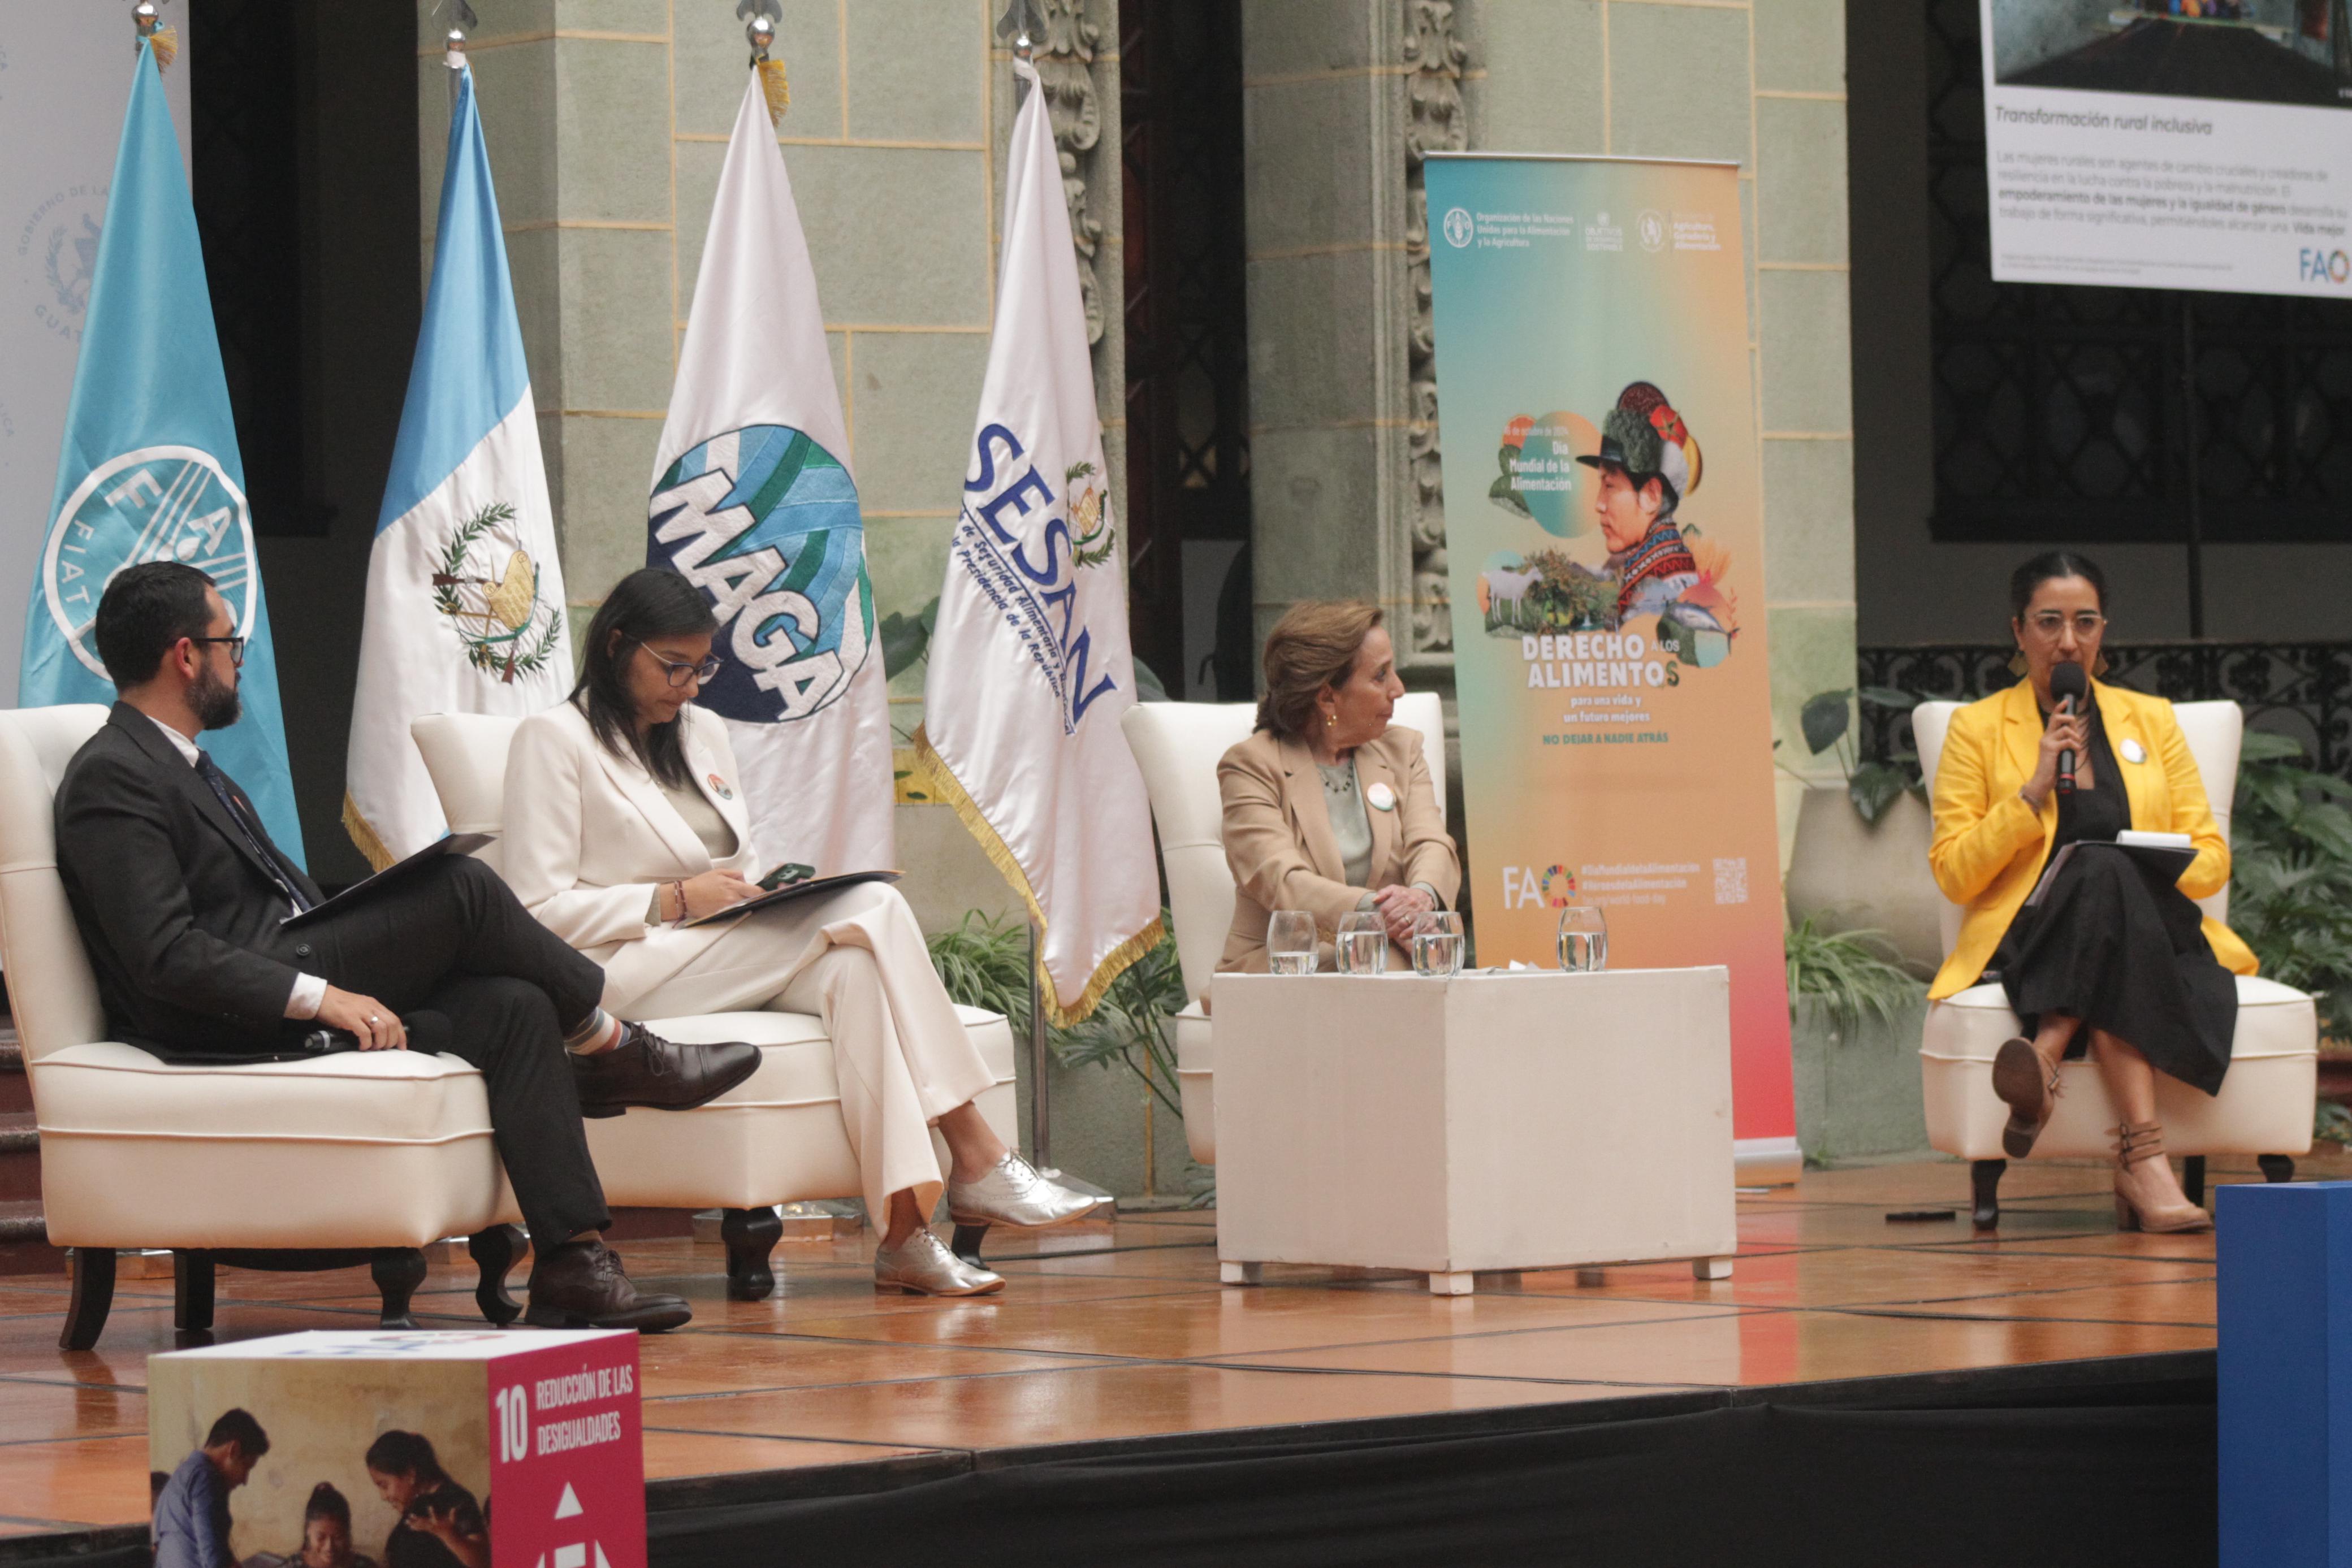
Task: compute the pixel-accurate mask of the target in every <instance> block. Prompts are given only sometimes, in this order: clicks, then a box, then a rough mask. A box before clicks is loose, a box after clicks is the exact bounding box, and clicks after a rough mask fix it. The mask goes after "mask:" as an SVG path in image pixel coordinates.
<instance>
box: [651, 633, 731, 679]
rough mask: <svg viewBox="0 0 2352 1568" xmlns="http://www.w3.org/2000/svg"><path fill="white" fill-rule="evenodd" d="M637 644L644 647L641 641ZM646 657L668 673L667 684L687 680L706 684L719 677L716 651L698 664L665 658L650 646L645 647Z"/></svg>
mask: <svg viewBox="0 0 2352 1568" xmlns="http://www.w3.org/2000/svg"><path fill="white" fill-rule="evenodd" d="M637 646H638V647H640V648H645V647H646V645H645V644H644V643H638V644H637ZM646 658H648V659H651V660H652V661H653V662H654V663H655V664H659V665H660V666H661V667H662V668H663V670H665V671H666V672H667V674H668V675H669V684H670V685H673V686H682V685H686V684H687V683H688V682H689V681H700V682H701V683H702V684H703V685H706V686H707V685H709V684H710V683H711V682H712V681H715V680H717V679H718V678H719V668H720V665H719V656H718V655H717V654H716V653H714V654H712V655H711V656H710V657H709V658H708V659H705V660H703V661H702V663H700V664H688V663H686V662H684V661H682V660H678V659H665V658H663V657H662V656H661V655H660V654H659V653H655V652H654V651H653V650H652V649H651V648H646Z"/></svg>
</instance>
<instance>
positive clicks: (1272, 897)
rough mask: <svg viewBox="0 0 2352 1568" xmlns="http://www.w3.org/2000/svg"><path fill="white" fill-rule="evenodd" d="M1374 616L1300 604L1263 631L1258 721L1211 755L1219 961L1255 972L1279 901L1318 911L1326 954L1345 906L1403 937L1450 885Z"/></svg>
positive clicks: (1383, 634)
mask: <svg viewBox="0 0 2352 1568" xmlns="http://www.w3.org/2000/svg"><path fill="white" fill-rule="evenodd" d="M1265 686H1266V691H1265V696H1264V697H1263V698H1262V699H1260V701H1259V703H1258V709H1257V729H1256V732H1255V734H1253V735H1252V736H1251V737H1249V738H1248V739H1247V740H1244V741H1243V742H1242V743H1241V744H1240V745H1238V746H1236V747H1234V748H1233V749H1232V750H1230V751H1228V752H1226V753H1225V755H1224V758H1223V761H1221V762H1219V763H1218V764H1217V788H1218V790H1219V792H1220V793H1221V794H1222V795H1223V800H1224V813H1225V814H1224V841H1225V863H1226V865H1228V866H1229V867H1231V868H1232V870H1233V873H1234V925H1233V930H1232V931H1231V932H1230V933H1229V934H1228V935H1227V936H1226V938H1225V952H1224V956H1223V958H1221V959H1220V960H1218V963H1217V967H1218V968H1219V969H1220V970H1234V969H1245V970H1250V971H1253V972H1255V973H1260V974H1262V973H1264V972H1265V928H1266V922H1267V921H1268V920H1269V919H1270V918H1271V917H1272V916H1273V914H1274V912H1275V911H1276V910H1277V909H1303V910H1306V911H1307V912H1308V913H1309V914H1311V915H1314V916H1315V928H1316V932H1317V934H1318V936H1320V937H1321V938H1322V951H1323V956H1324V961H1325V962H1328V961H1329V958H1330V954H1331V942H1332V939H1333V938H1334V937H1335V936H1337V935H1338V933H1339V921H1340V919H1341V918H1342V917H1343V916H1345V915H1349V914H1350V913H1352V912H1354V911H1357V910H1372V911H1377V912H1378V913H1379V915H1380V916H1381V923H1382V924H1383V925H1386V926H1387V927H1388V932H1389V940H1390V942H1391V944H1392V945H1393V946H1396V947H1397V948H1399V949H1402V948H1404V947H1405V946H1407V945H1408V944H1409V943H1410V941H1411V939H1412V925H1413V922H1414V921H1415V920H1417V919H1419V918H1420V917H1421V916H1422V915H1426V914H1428V913H1430V912H1431V911H1432V910H1436V909H1444V908H1448V907H1450V906H1451V905H1452V904H1453V902H1454V895H1455V894H1457V893H1459V892H1460V891H1461V887H1462V862H1461V860H1460V858H1459V857H1458V856H1457V855H1456V854H1455V853H1454V841H1453V839H1451V838H1450V837H1448V836H1447V834H1446V831H1445V817H1444V813H1443V812H1441V811H1440V810H1438V809H1437V791H1436V789H1435V787H1434V786H1433V785H1432V784H1431V782H1430V772H1429V769H1430V761H1429V758H1426V757H1425V756H1423V752H1422V744H1421V732H1420V731H1419V730H1416V729H1413V728H1412V727H1391V725H1390V724H1389V719H1390V716H1391V715H1392V714H1393V713H1394V712H1395V709H1396V700H1397V698H1399V697H1401V696H1402V695H1404V685H1403V684H1402V682H1400V681H1399V680H1398V679H1397V678H1396V670H1395V667H1394V651H1393V649H1392V648H1391V645H1390V642H1389V634H1388V632H1387V631H1386V630H1384V629H1383V628H1382V626H1381V611H1380V610H1379V608H1378V607H1377V606H1374V605H1370V604H1366V603H1362V602H1360V601H1338V602H1308V603H1304V604H1298V605H1295V606H1293V607H1292V608H1291V610H1290V611H1289V612H1288V613H1287V614H1286V615H1284V616H1283V618H1282V619H1281V620H1280V621H1279V622H1276V624H1275V628H1274V631H1273V632H1272V633H1271V634H1270V635H1268V637H1267V638H1266V640H1265ZM1440 766H1443V762H1442V761H1441V763H1440ZM1398 958H1399V961H1402V954H1401V953H1400V954H1399V955H1398Z"/></svg>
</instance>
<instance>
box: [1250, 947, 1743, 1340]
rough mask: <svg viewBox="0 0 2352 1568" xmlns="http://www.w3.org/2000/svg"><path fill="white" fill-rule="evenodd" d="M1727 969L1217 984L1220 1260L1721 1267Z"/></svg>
mask: <svg viewBox="0 0 2352 1568" xmlns="http://www.w3.org/2000/svg"><path fill="white" fill-rule="evenodd" d="M1730 1000H1731V977H1730V972H1729V971H1728V970H1727V969H1725V968H1722V967H1707V968H1696V969H1628V970H1618V971H1614V972H1612V973H1607V974H1599V975H1564V974H1559V973H1554V972H1550V971H1535V972H1528V971H1521V972H1517V973H1512V974H1465V975H1460V976H1456V977H1454V978H1453V979H1450V980H1435V979H1430V980H1425V979H1422V978H1420V977H1416V976H1413V975H1411V974H1402V975H1399V974H1390V975H1382V976H1376V977H1354V976H1340V975H1316V976H1309V977H1297V976H1270V975H1220V976H1218V977H1217V978H1216V981H1215V989H1214V1000H1213V1016H1214V1017H1215V1019H1216V1028H1217V1101H1216V1106H1217V1257H1218V1260H1219V1262H1220V1269H1221V1273H1222V1276H1223V1280H1224V1281H1225V1282H1226V1283H1228V1284H1255V1283H1256V1282H1257V1280H1258V1278H1259V1270H1260V1267H1261V1266H1262V1265H1264V1264H1266V1263H1307V1264H1320V1265H1324V1266H1349V1267H1358V1268H1368V1269H1404V1270H1413V1271H1415V1272H1418V1273H1425V1274H1427V1275H1428V1276H1429V1288H1430V1289H1431V1290H1432V1291H1434V1292H1436V1293H1438V1294H1440V1295H1467V1294H1468V1293H1470V1291H1472V1290H1473V1289H1474V1288H1475V1281H1474V1279H1473V1276H1474V1275H1475V1274H1477V1273H1478V1272H1480V1271H1482V1270H1488V1271H1491V1270H1519V1269H1559V1268H1573V1267H1580V1266H1582V1267H1592V1266H1597V1265H1600V1264H1604V1263H1627V1262H1649V1261H1656V1260H1661V1259H1680V1258H1687V1259H1690V1260H1692V1264H1691V1267H1692V1271H1693V1272H1694V1273H1696V1275H1697V1276H1698V1277H1699V1278H1701V1279H1710V1280H1715V1279H1723V1278H1727V1276H1728V1275H1729V1274H1730V1272H1731V1257H1732V1254H1733V1252H1734V1251H1735V1250H1736V1249H1737V1247H1738V1239H1737V1228H1736V1221H1735V1215H1734V1204H1735V1197H1734V1194H1733V1190H1732V1189H1733V1176H1732V1143H1731V1016H1730Z"/></svg>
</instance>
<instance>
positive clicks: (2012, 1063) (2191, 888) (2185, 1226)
mask: <svg viewBox="0 0 2352 1568" xmlns="http://www.w3.org/2000/svg"><path fill="white" fill-rule="evenodd" d="M2010 599H2011V622H2010V629H2011V633H2012V634H2013V635H2014V636H2015V637H2016V639H2017V646H2018V653H2019V656H2020V659H2021V664H2022V669H2023V673H2024V679H2022V680H2021V681H2019V682H2018V683H2017V685H2014V686H2011V688H2010V689H2009V690H2007V691H2005V692H2000V693H1997V694H1995V695H1992V696H1989V697H1987V698H1985V699H1984V700H1983V701H1981V702H1976V703H1971V704H1969V706H1967V707H1964V708H1962V709H1960V711H1959V712H1958V713H1956V714H1954V715H1953V716H1952V727H1951V732H1950V735H1949V737H1948V738H1947V739H1946V741H1945V742H1944V756H1943V760H1942V761H1941V762H1940V763H1939V764H1938V765H1937V769H1936V796H1935V808H1936V834H1935V839H1934V841H1933V842H1932V844H1931V845H1930V847H1929V849H1928V862H1929V864H1930V866H1931V867H1932V868H1933V869H1934V871H1935V873H1936V883H1937V886H1938V887H1940V888H1942V889H1943V891H1944V895H1945V896H1946V897H1947V898H1949V899H1950V900H1951V901H1952V902H1953V903H1955V904H1964V905H1966V906H1967V914H1966V915H1964V916H1963V917H1962V919H1961V923H1960V939H1959V941H1958V944H1957V945H1956V946H1954V947H1953V949H1952V953H1951V956H1949V957H1948V958H1947V959H1945V960H1944V967H1943V968H1942V969H1941V970H1940V971H1938V972H1937V976H1936V979H1935V983H1934V984H1933V985H1932V986H1930V987H1929V988H1928V990H1927V995H1928V996H1929V997H1931V998H1937V999H1941V998H1945V997H1949V996H1953V995H1956V994H1958V992H1960V991H1963V990H1966V989H1967V988H1969V987H1970V986H1973V985H1976V984H1977V983H1979V980H1983V979H1990V978H1992V977H1994V976H1995V975H1996V974H1997V975H1998V977H1999V979H2000V986H2001V988H2002V989H2003V990H2004V991H2005V992H2006V993H2007V995H2008V998H2009V1004H2010V1008H2011V1010H2012V1011H2014V1012H2015V1013H2016V1014H2017V1015H2018V1018H2019V1019H2020V1021H2021V1022H2022V1023H2023V1025H2024V1027H2025V1030H2026V1032H2025V1033H2024V1034H2022V1035H2020V1036H2018V1037H2017V1038H2016V1039H2013V1040H2008V1041H2006V1042H2004V1043H2003V1044H2002V1046H2001V1048H2000V1053H1999V1054H1998V1055H1996V1056H1995V1057H1994V1059H1993V1089H1994V1092H1997V1093H1998V1094H2000V1097H2001V1099H2002V1100H2003V1101H2004V1102H2006V1103H2008V1105H2009V1108H2010V1114H2009V1124H2008V1125H2007V1126H2006V1127H2004V1128H2003V1129H2002V1132H2001V1142H2002V1145H2003V1147H2005V1148H2006V1149H2007V1150H2008V1152H2009V1154H2010V1155H2011V1156H2012V1157H2017V1158H2022V1157H2023V1156H2024V1155H2025V1154H2026V1153H2027V1152H2028V1151H2030V1150H2031V1149H2032V1146H2033V1143H2034V1140H2035V1138H2037V1137H2038V1136H2039V1135H2040V1134H2041V1132H2042V1124H2044V1123H2045V1122H2047V1121H2048V1119H2049V1115H2050V1105H2051V1101H2052V1100H2053V1098H2054V1097H2055V1095H2056V1092H2057V1089H2058V1084H2059V1077H2058V1064H2059V1062H2060V1061H2062V1060H2063V1059H2064V1058H2065V1057H2066V1056H2069V1055H2075V1056H2079V1055H2081V1054H2083V1052H2084V1049H2085V1048H2087V1049H2088V1050H2089V1051H2090V1052H2091V1054H2093V1055H2094V1056H2095V1057H2096V1058H2097V1061H2098V1066H2099V1075H2100V1077H2101V1078H2102V1079H2104V1080H2105V1082H2106V1087H2107V1093H2108V1096H2109V1097H2110V1098H2111V1099H2113V1100H2114V1102H2115V1104H2116V1110H2117V1111H2118V1112H2119V1113H2121V1115H2122V1118H2123V1121H2122V1124H2121V1125H2119V1126H2117V1127H2116V1129H2115V1132H2116V1219H2117V1221H2118V1222H2119V1223H2121V1224H2122V1225H2124V1226H2125V1227H2126V1228H2147V1229H2149V1230H2202V1229H2204V1228H2208V1227H2210V1225H2211V1224H2212V1219H2211V1218H2210V1216H2208V1215H2207V1214H2206V1212H2205V1211H2204V1210H2203V1209H2201V1208H2200V1207H2197V1206H2196V1205H2195V1204H2192V1203H2190V1202H2189V1198H2188V1196H2187V1195H2186V1194H2185V1193H2183V1192H2182V1191H2181V1189H2180V1184H2179V1181H2177V1180H2176V1179H2175V1178H2174V1176H2173V1174H2172V1166H2171V1165H2170V1164H2169V1163H2168V1161H2167V1160H2166V1159H2165V1158H2164V1129H2163V1127H2162V1126H2161V1125H2159V1124H2158V1122H2157V1119H2156V1079H2155V1074H2157V1073H2158V1072H2162V1073H2165V1074H2167V1075H2168V1076H2170V1077H2173V1078H2177V1079H2179V1080H2180V1081H2181V1082H2185V1083H2187V1084H2189V1085H2190V1086H2191V1087H2193V1088H2196V1089H2200V1090H2202V1091H2203V1092H2206V1093H2208V1094H2211V1093H2213V1092H2216V1091H2218V1090H2219V1089H2220V1088H2221V1077H2222V1074H2223V1073H2225V1072H2227V1071H2229V1067H2230V1045H2231V1035H2232V1034H2233V1032H2234V1030H2235V1028H2236V1023H2237V1010H2238V992H2237V983H2236V982H2235V981H2234V980H2232V979H2231V971H2234V972H2236V973H2238V974H2241V975H2251V974H2252V973H2253V972H2254V956H2253V954H2252V951H2251V950H2249V949H2248V948H2247V946H2246V945H2245V943H2243V942H2242V941H2241V940H2239V938H2238V936H2237V935H2236V934H2235V933H2234V932H2232V931H2231V929H2230V928H2229V927H2228V926H2226V925H2222V924H2221V922H2220V921H2218V920H2214V919H2210V918H2209V917H2207V916H2205V915H2202V914H2200V911H2199V910H2198V908H2197V905H2196V904H2194V903H2192V902H2191V900H2193V899H2199V898H2203V897H2206V896H2208V895H2210V894H2214V893H2218V892H2220V891H2221V889H2222V888H2223V887H2224V886H2226V885H2228V883H2229V881H2230V846H2229V842H2228V841H2226V840H2224V839H2223V838H2222V837H2221V829H2220V827H2219V826H2218V825H2217V824H2216V823H2215V822H2214V821H2213V812H2212V809H2211V807H2210V804H2209V803H2208V802H2207V800H2206V798H2205V783H2204V780H2203V779H2201V778H2200V777H2199V775H2198V772H2197V759H2196V758H2195V757H2193V756H2191V755H2190V753H2189V743H2188V741H2187V739H2186V738H2185V737H2183V736H2182V735H2181V733H2180V725H2179V721H2178V720H2177V719H2175V718H2174V717H2173V715H2172V705H2171V704H2170V703H2168V702H2166V701H2165V700H2164V699H2162V698H2161V697H2150V696H2143V695H2140V694H2139V693H2137V692H2132V691H2126V690H2125V689H2123V688H2122V687H2120V686H2111V685H2105V684H2104V683H2102V682H2099V681H2097V680H2095V679H2088V680H2087V682H2086V684H2087V687H2088V691H2089V694H2090V700H2089V701H2088V702H2087V703H2085V704H2084V705H2082V709H2083V711H2081V712H2079V713H2078V712H2074V711H2073V710H2074V706H2075V704H2074V700H2073V699H2072V698H2054V699H2053V694H2052V690H2051V676H2052V672H2053V671H2054V670H2057V669H2060V668H2062V667H2063V666H2066V665H2069V664H2071V665H2074V666H2077V668H2078V669H2079V671H2081V672H2082V673H2084V674H2085V676H2086V677H2087V676H2095V674H2097V672H2098V671H2099V670H2100V669H2101V667H2102V664H2101V661H2100V656H2099V645H2100V643H2102V642H2103V641H2104V640H2105V636H2106V626H2107V619H2106V584H2105V579H2104V578H2103V577H2102V576H2101V574H2100V571H2099V569H2098V568H2097V567H2096V566H2095V565H2094V564H2093V563H2092V562H2090V561H2089V560H2086V559H2084V558H2083V557H2081V556H2078V555H2074V554H2072V553H2069V552H2066V551H2060V550H2053V551H2051V552H2050V553H2048V554H2046V555H2042V556H2037V557H2036V558H2034V559H2032V560H2030V561H2028V562H2026V563H2025V564H2024V565H2023V566H2022V567H2020V568H2019V569H2018V570H2017V572H2016V574H2015V576H2014V577H2013V578H2012V579H2011V582H2010ZM2068 751H2071V752H2073V753H2074V757H2075V758H2076V761H2075V765H2074V766H2075V772H2074V789H2073V790H2072V791H2071V792H2069V791H2067V790H2064V789H2061V788H2060V786H2059V758H2060V754H2061V753H2063V752H2068ZM2127 828H2137V829H2141V830H2144V831H2145V830H2154V831H2165V832H2177V833H2183V834H2186V835H2187V836H2188V837H2189V841H2190V842H2191V844H2192V846H2193V847H2194V848H2195V850H2196V857H2197V858H2196V859H2195V860H2194V861H2192V862H2189V868H2188V869H2187V870H2186V871H2183V872H2182V873H2180V875H2179V881H2178V882H2177V883H2175V882H2170V881H2167V880H2166V879H2165V878H2164V876H2163V874H2162V873H2160V872H2157V871H2152V870H2148V869H2146V868H2143V867H2142V866H2141V865H2140V864H2139V862H2137V861H2135V860H2133V859H2132V858H2130V857H2129V856H2127V855H2125V854H2123V853H2120V852H2116V851H2114V850H2104V851H2094V852H2091V853H2087V854H2085V853H2083V852H2076V853H2074V855H2072V856H2070V857H2069V858H2068V860H2067V862H2066V864H2065V866H2064V867H2063V869H2062V870H2061V871H2060V872H2059V873H2058V875H2057V877H2056V878H2055V879H2054V880H2053V883H2052V884H2051V887H2050V890H2049V892H2048V893H2047V894H2044V895H2043V897H2042V901H2041V903H2040V904H2037V905H2035V906H2033V907H2032V908H2028V907H2027V906H2026V902H2025V901H2026V898H2027V897H2028V895H2029V894H2032V891H2033V889H2034V887H2035V885H2036V884H2037V883H2039V882H2040V881H2041V879H2042V872H2043V868H2044V867H2046V866H2047V865H2048V864H2049V863H2050V861H2051V857H2052V856H2053V854H2055V853H2056V852H2057V851H2058V850H2059V849H2060V848H2062V847H2063V846H2065V845H2067V844H2074V843H2081V844H2084V845H2085V846H2086V847H2088V846H2090V845H2093V844H2096V843H2099V842H2101V841H2106V842H2110V843H2111V842H2113V841H2114V840H2115V837H2116V833H2117V832H2119V831H2122V830H2125V829H2127Z"/></svg>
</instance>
